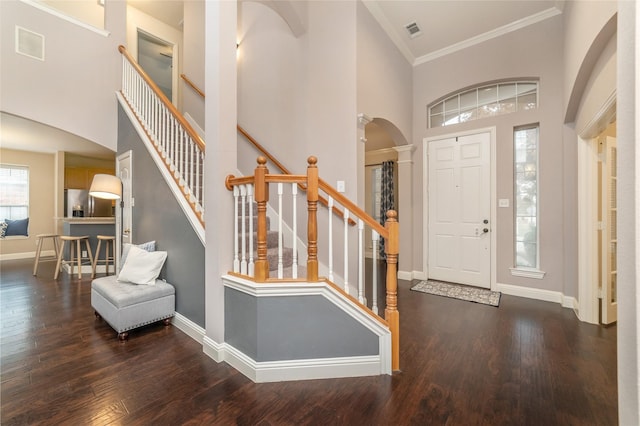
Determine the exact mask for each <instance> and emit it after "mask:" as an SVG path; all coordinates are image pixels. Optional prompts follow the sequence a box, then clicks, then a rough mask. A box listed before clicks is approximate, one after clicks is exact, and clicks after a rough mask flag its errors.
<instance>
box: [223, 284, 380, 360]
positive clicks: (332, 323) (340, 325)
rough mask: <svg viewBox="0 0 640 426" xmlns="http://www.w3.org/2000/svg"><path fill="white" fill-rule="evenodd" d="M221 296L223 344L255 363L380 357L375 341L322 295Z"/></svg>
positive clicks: (229, 291)
mask: <svg viewBox="0 0 640 426" xmlns="http://www.w3.org/2000/svg"><path fill="white" fill-rule="evenodd" d="M224 294H225V296H224V298H225V307H226V309H225V321H224V323H225V342H226V343H228V344H229V345H231V346H233V347H234V348H236V349H238V350H239V351H241V352H243V353H244V354H245V355H247V356H249V357H250V358H252V359H253V360H255V361H257V362H266V361H286V360H296V359H318V358H334V357H336V358H337V357H355V356H371V355H379V348H380V346H379V337H378V336H377V335H376V334H375V333H373V332H372V331H371V330H369V329H368V328H366V327H365V326H364V325H362V324H360V323H359V322H358V321H357V320H355V319H354V318H352V317H351V316H349V315H347V314H346V313H345V312H343V311H342V310H341V309H339V308H338V307H337V306H335V305H334V304H333V303H332V302H330V301H329V300H327V299H326V298H324V297H323V296H320V295H306V296H304V295H303V296H268V297H255V296H253V295H250V294H247V293H243V292H241V291H238V290H236V289H233V288H229V287H225V292H224Z"/></svg>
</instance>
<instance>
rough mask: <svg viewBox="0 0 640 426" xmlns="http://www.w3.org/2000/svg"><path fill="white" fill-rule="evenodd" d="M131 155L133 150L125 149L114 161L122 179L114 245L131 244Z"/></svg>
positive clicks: (117, 172) (117, 251)
mask: <svg viewBox="0 0 640 426" xmlns="http://www.w3.org/2000/svg"><path fill="white" fill-rule="evenodd" d="M132 157H133V152H132V151H127V152H125V153H123V154H120V155H119V156H118V158H117V161H116V174H117V175H118V177H119V178H120V180H121V181H122V198H121V199H120V205H121V206H122V208H116V247H122V244H123V243H129V244H131V243H132V239H133V226H132V224H133V220H132V213H133V212H132V208H133V191H132V176H133V175H132V161H133V160H132ZM119 252H120V250H116V253H117V254H118V260H119ZM116 263H118V264H119V262H116Z"/></svg>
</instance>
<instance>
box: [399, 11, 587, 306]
mask: <svg viewBox="0 0 640 426" xmlns="http://www.w3.org/2000/svg"><path fill="white" fill-rule="evenodd" d="M560 40H562V17H561V16H557V17H554V18H551V19H547V20H545V21H543V22H540V23H538V24H535V25H531V26H528V27H526V28H523V29H521V30H519V31H515V32H512V33H509V34H507V35H504V36H502V37H498V38H495V39H492V40H489V41H486V42H484V43H482V44H479V45H477V46H473V47H470V48H467V49H464V50H461V51H459V52H455V53H453V54H450V55H447V56H445V57H442V58H439V59H437V60H434V61H431V62H427V63H425V64H422V65H419V66H417V67H415V69H414V132H413V134H414V144H415V145H416V147H418V149H416V151H415V152H414V154H413V156H414V189H413V195H414V196H413V203H414V219H415V220H414V228H413V229H414V235H416V238H414V240H413V250H414V251H413V254H414V256H413V269H414V270H421V269H422V265H423V255H424V253H423V238H421V237H422V236H423V235H424V236H425V238H426V235H425V234H426V230H425V229H424V228H425V227H426V226H424V212H423V208H422V206H423V185H422V182H423V172H424V168H425V163H426V161H425V159H424V158H423V146H424V143H423V138H424V137H435V136H440V135H445V134H449V133H456V132H462V131H468V130H473V129H480V128H485V127H490V126H495V127H496V151H497V152H496V165H495V167H496V180H497V188H496V198H497V199H499V198H507V199H509V200H510V201H511V203H510V206H511V207H509V208H497V206H496V212H497V217H496V223H494V224H493V226H492V230H493V232H496V233H497V236H496V244H497V247H496V256H497V271H496V275H497V282H498V283H500V284H511V285H517V286H522V287H532V288H538V289H543V290H550V291H558V292H562V293H564V294H565V295H568V296H576V295H577V283H576V282H575V280H574V281H573V282H571V283H566V282H565V279H566V278H567V277H574V279H575V276H576V274H575V271H577V263H576V257H575V256H567V253H569V254H571V253H576V252H577V240H576V239H575V238H574V239H572V240H564V239H563V238H562V236H563V235H564V234H565V228H571V229H574V227H575V223H576V220H577V218H575V217H574V218H573V220H572V221H570V222H568V223H567V222H565V220H567V219H569V218H567V217H566V216H565V214H564V213H565V212H566V211H575V208H576V206H575V204H576V202H577V199H576V197H575V194H576V187H575V180H574V179H573V178H572V177H573V176H575V175H576V174H577V170H576V163H575V154H573V153H572V149H575V140H568V141H567V140H565V139H564V126H563V114H562V92H563V85H562V70H563V68H562V67H563V49H562V43H560V42H559V41H560ZM470 70H473V71H472V72H470ZM519 77H525V78H526V77H535V78H539V79H540V86H539V106H538V108H537V109H535V110H530V111H520V112H516V113H513V114H507V115H501V116H496V117H491V118H485V119H479V120H475V121H470V122H468V123H463V124H459V125H455V126H445V127H440V128H434V129H427V105H429V104H430V103H431V102H433V101H435V100H436V99H439V98H440V97H442V96H445V95H447V94H449V93H451V92H453V91H456V90H459V89H462V88H465V87H468V86H472V85H475V84H479V83H482V82H487V81H492V80H500V79H505V78H519ZM532 123H539V124H540V149H539V173H540V176H539V183H538V184H539V187H538V191H539V198H538V199H539V206H540V207H539V208H540V211H539V225H538V226H539V230H540V269H542V270H543V271H545V272H546V273H547V274H546V275H545V277H544V279H542V280H537V279H530V278H521V277H514V276H512V275H511V273H510V271H509V268H510V267H512V266H514V243H513V241H514V236H513V234H514V212H513V188H514V183H513V179H514V175H513V129H514V127H516V126H521V125H526V124H532ZM566 144H569V146H566V147H565V145H566ZM565 151H566V152H570V153H571V155H570V156H568V157H567V158H565ZM565 183H567V184H572V185H574V186H573V187H571V186H565ZM405 268H406V267H403V269H405ZM567 270H571V271H574V273H573V274H566V273H565V272H566V271H567Z"/></svg>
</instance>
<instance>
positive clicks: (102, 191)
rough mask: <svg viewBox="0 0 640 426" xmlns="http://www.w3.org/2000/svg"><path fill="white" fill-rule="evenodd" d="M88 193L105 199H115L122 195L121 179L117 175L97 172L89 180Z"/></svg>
mask: <svg viewBox="0 0 640 426" xmlns="http://www.w3.org/2000/svg"><path fill="white" fill-rule="evenodd" d="M89 195H91V196H92V197H96V198H104V199H107V200H117V199H119V198H120V197H121V196H122V181H121V180H120V178H118V177H117V176H113V175H104V174H97V175H95V176H94V177H93V181H92V182H91V188H90V189H89Z"/></svg>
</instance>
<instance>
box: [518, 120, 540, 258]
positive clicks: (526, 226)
mask: <svg viewBox="0 0 640 426" xmlns="http://www.w3.org/2000/svg"><path fill="white" fill-rule="evenodd" d="M538 135H539V126H538V125H537V124H536V125H533V126H525V127H518V128H516V129H515V130H514V133H513V141H514V166H515V179H514V183H515V185H514V186H515V188H514V191H515V193H514V211H515V265H514V266H515V267H516V268H527V269H528V268H530V269H539V266H540V257H539V250H538V248H539V241H538V240H539V228H538V223H539V222H538V211H539V208H538V207H539V206H538Z"/></svg>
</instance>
